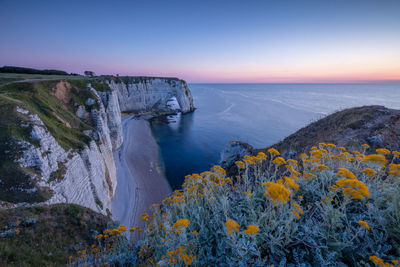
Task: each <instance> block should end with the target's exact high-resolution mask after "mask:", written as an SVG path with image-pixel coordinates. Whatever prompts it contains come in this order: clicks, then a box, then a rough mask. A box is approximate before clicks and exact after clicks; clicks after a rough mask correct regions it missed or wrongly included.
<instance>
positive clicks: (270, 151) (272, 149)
mask: <svg viewBox="0 0 400 267" xmlns="http://www.w3.org/2000/svg"><path fill="white" fill-rule="evenodd" d="M267 151H268V153H270V154H271V155H276V156H279V155H280V154H281V153H279V151H278V150H276V149H275V148H270V149H268V150H267Z"/></svg>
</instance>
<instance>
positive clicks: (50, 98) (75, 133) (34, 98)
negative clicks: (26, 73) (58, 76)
mask: <svg viewBox="0 0 400 267" xmlns="http://www.w3.org/2000/svg"><path fill="white" fill-rule="evenodd" d="M57 82H58V81H40V82H34V83H15V84H9V85H6V86H3V87H1V88H0V101H1V100H3V101H4V102H5V101H14V102H15V103H21V104H22V106H23V107H24V108H26V109H28V110H29V111H31V112H32V113H35V114H37V115H38V116H39V117H40V119H41V120H42V121H43V123H44V124H45V125H46V127H47V129H48V130H49V131H50V133H51V134H52V135H53V137H54V138H55V139H56V140H57V141H58V142H59V143H60V145H61V146H62V147H63V148H64V149H66V150H68V149H70V148H72V149H76V148H78V149H79V148H83V147H84V146H85V145H86V144H87V143H88V142H89V141H90V138H89V137H88V136H86V135H85V134H83V133H82V131H84V130H93V127H91V126H90V125H87V124H86V123H84V122H83V121H82V120H81V119H79V118H78V117H77V116H76V115H75V112H76V111H75V107H74V105H73V103H71V104H70V103H68V104H65V103H63V102H62V101H60V100H59V99H57V98H56V97H55V96H54V95H53V94H52V89H51V88H53V87H55V85H56V83H57ZM85 90H86V91H87V89H80V90H78V89H72V90H71V92H70V93H71V95H72V97H71V99H72V100H75V101H77V100H79V101H77V102H78V104H81V103H82V102H83V101H84V100H83V99H84V98H85V97H86V96H87V92H86V93H84V92H83V91H85ZM55 115H57V116H58V117H59V118H61V119H62V120H63V121H66V122H68V123H69V124H70V126H71V128H70V127H68V126H67V125H66V124H65V123H64V122H62V121H61V120H59V119H58V118H57V117H56V116H55Z"/></svg>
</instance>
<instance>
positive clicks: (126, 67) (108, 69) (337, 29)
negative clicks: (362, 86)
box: [0, 0, 400, 82]
mask: <svg viewBox="0 0 400 267" xmlns="http://www.w3.org/2000/svg"><path fill="white" fill-rule="evenodd" d="M399 14H400V1H396V0H393V1H381V0H379V1H369V0H362V1H348V0H347V1H321V0H317V1H267V0H263V1H255V0H253V1H233V0H231V1H222V0H221V1H218V0H211V1H205V0H202V1H191V0H185V1H174V0H146V1H99V0H98V1H70V0H69V1H61V0H51V1H18V0H2V1H0V34H1V35H0V36H1V42H0V66H2V65H17V66H25V67H33V68H56V69H62V70H66V71H68V72H78V73H83V71H84V70H92V71H94V72H96V73H97V74H117V73H118V74H120V75H147V76H175V77H180V78H182V79H185V80H187V81H189V82H368V81H382V80H383V81H390V80H400V15H399Z"/></svg>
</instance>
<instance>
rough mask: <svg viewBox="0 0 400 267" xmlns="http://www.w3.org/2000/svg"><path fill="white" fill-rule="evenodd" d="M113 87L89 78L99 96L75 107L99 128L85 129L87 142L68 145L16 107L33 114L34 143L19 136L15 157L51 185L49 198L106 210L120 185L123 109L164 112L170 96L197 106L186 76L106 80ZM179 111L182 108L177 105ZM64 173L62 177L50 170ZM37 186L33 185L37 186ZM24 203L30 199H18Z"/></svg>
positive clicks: (187, 105)
mask: <svg viewBox="0 0 400 267" xmlns="http://www.w3.org/2000/svg"><path fill="white" fill-rule="evenodd" d="M106 83H107V84H108V86H109V87H110V90H102V91H97V90H96V89H95V88H92V87H91V85H90V84H88V86H89V89H90V90H91V91H92V92H93V93H94V95H95V96H96V97H95V98H96V99H93V98H88V99H87V100H86V102H85V105H86V106H87V107H88V106H89V107H91V108H90V109H89V110H88V108H87V107H86V108H85V107H84V106H79V107H76V110H77V111H76V115H77V117H79V118H80V119H81V120H82V121H87V120H89V119H91V120H92V124H93V125H94V127H95V130H87V131H84V133H85V134H86V135H88V136H90V137H91V138H92V141H90V142H89V144H88V145H86V146H85V147H84V148H81V149H70V150H69V151H65V150H64V149H63V148H62V146H61V145H60V144H59V143H58V142H57V140H56V139H55V138H54V137H53V136H52V135H51V133H50V132H49V131H48V129H47V128H46V126H45V124H44V123H43V121H42V120H41V119H40V118H39V116H37V115H36V114H33V113H31V112H30V111H28V110H26V109H24V108H22V107H19V108H17V112H19V113H21V114H24V115H25V116H28V117H29V121H30V122H29V123H30V127H31V129H32V130H31V138H32V139H33V140H36V142H35V144H33V143H29V142H27V141H21V142H20V146H21V147H23V148H24V149H23V153H22V155H21V157H19V158H17V159H15V163H16V164H19V165H20V166H21V167H23V168H35V169H37V170H38V172H37V173H36V174H31V179H33V180H35V181H37V182H36V184H37V185H38V186H41V187H48V188H50V190H51V191H52V196H51V197H50V198H49V199H48V200H46V201H45V202H43V203H45V204H54V203H75V204H79V205H82V206H85V207H88V208H91V209H92V210H95V211H98V212H101V213H103V214H106V213H107V209H108V210H111V200H112V198H113V195H114V192H115V189H116V186H117V178H116V169H115V162H114V158H113V153H112V152H113V151H115V150H117V149H118V148H119V147H120V146H121V144H122V142H123V134H122V125H121V112H151V111H152V112H165V111H168V110H170V111H171V107H170V105H169V103H170V101H171V99H174V100H176V101H177V102H178V109H179V111H181V112H183V113H186V112H190V111H193V110H194V106H193V99H192V96H191V93H190V91H189V89H188V87H187V85H186V83H185V82H184V81H182V80H178V79H167V78H141V79H140V80H139V81H138V80H134V81H132V82H130V83H129V82H128V83H121V82H118V83H117V82H115V81H113V80H109V81H107V82H106ZM173 111H178V110H173ZM57 172H58V173H61V177H60V178H58V179H54V178H52V174H54V173H57ZM33 190H35V189H33ZM20 204H26V203H20Z"/></svg>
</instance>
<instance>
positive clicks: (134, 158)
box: [112, 115, 171, 227]
mask: <svg viewBox="0 0 400 267" xmlns="http://www.w3.org/2000/svg"><path fill="white" fill-rule="evenodd" d="M122 129H123V135H124V143H123V144H122V146H121V147H120V148H119V149H118V150H117V151H115V152H114V159H115V164H116V169H117V188H116V191H115V194H114V198H113V200H112V214H113V219H114V220H118V221H120V223H121V224H125V225H126V226H127V227H134V226H140V227H143V225H144V222H143V221H141V219H140V215H141V214H143V213H145V212H147V213H150V209H149V207H150V206H151V205H152V204H154V203H160V202H161V201H162V200H163V199H164V198H165V197H167V196H168V195H169V194H170V193H171V188H170V186H169V184H168V182H167V180H166V178H165V176H164V174H163V172H162V169H161V164H160V156H159V148H158V145H157V143H156V141H155V139H154V137H153V135H152V133H151V129H150V124H149V122H148V121H147V120H145V119H142V118H135V117H134V116H132V115H130V116H124V117H123V118H122Z"/></svg>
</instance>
